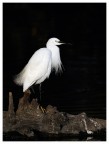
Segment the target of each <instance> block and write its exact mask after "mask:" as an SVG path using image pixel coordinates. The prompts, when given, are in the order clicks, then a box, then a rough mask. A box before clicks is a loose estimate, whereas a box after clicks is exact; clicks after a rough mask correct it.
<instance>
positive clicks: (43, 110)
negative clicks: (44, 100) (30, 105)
mask: <svg viewBox="0 0 109 144" xmlns="http://www.w3.org/2000/svg"><path fill="white" fill-rule="evenodd" d="M39 93H40V102H41V84H40V85H39ZM40 109H41V111H42V112H43V113H45V112H46V111H45V109H44V108H43V107H42V106H41V105H40Z"/></svg>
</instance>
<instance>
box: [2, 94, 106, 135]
mask: <svg viewBox="0 0 109 144" xmlns="http://www.w3.org/2000/svg"><path fill="white" fill-rule="evenodd" d="M29 96H30V92H29V91H26V92H25V93H24V96H23V97H22V98H21V99H20V100H19V105H18V109H17V111H16V112H15V111H14V105H13V96H12V93H11V92H9V107H8V111H4V112H3V132H5V133H6V132H12V131H16V132H19V133H20V134H22V135H26V136H28V137H32V136H34V131H35V130H36V131H39V132H42V133H46V134H48V135H50V134H51V135H53V134H55V135H58V134H63V135H64V134H70V135H79V134H81V132H83V133H86V134H87V135H93V134H94V133H95V132H98V131H101V130H106V120H103V119H98V118H89V117H87V115H86V113H84V112H83V113H81V114H78V115H71V114H68V113H65V112H59V111H58V110H57V108H56V107H53V106H51V105H48V106H47V107H46V109H45V112H43V111H42V110H41V108H40V105H39V104H38V102H37V99H33V100H32V101H31V102H29V100H28V99H29Z"/></svg>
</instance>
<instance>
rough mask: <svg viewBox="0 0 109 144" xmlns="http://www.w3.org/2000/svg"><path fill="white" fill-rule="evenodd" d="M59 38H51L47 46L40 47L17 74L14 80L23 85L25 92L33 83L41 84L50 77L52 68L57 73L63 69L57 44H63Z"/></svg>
mask: <svg viewBox="0 0 109 144" xmlns="http://www.w3.org/2000/svg"><path fill="white" fill-rule="evenodd" d="M61 44H63V43H61V42H60V40H59V39H57V38H51V39H49V40H48V42H47V44H46V48H40V49H39V50H37V51H36V52H35V53H34V54H33V56H32V57H31V58H30V60H29V62H28V63H27V65H26V66H25V67H24V69H23V70H22V71H21V72H20V73H19V74H18V75H16V76H15V79H14V82H15V83H16V84H18V85H23V92H25V91H26V90H27V89H28V88H29V87H30V86H32V85H33V84H40V83H42V82H43V81H44V80H45V79H46V78H49V75H50V73H51V70H52V69H54V70H55V71H56V73H58V72H61V71H62V62H61V58H60V51H59V47H58V46H57V45H61Z"/></svg>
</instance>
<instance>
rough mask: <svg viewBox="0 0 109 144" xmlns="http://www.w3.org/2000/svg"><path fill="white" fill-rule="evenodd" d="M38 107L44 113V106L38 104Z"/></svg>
mask: <svg viewBox="0 0 109 144" xmlns="http://www.w3.org/2000/svg"><path fill="white" fill-rule="evenodd" d="M39 108H40V109H41V111H42V112H43V113H46V110H45V108H43V107H42V106H41V105H39Z"/></svg>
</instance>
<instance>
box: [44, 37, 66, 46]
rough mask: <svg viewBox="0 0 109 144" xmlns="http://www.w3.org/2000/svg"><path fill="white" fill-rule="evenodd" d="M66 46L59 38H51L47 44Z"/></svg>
mask: <svg viewBox="0 0 109 144" xmlns="http://www.w3.org/2000/svg"><path fill="white" fill-rule="evenodd" d="M61 44H64V43H63V42H61V41H60V40H59V39H58V38H50V39H49V40H48V42H47V45H55V46H56V45H61Z"/></svg>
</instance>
